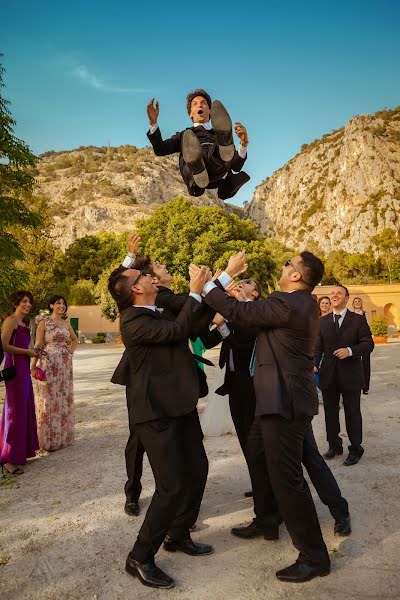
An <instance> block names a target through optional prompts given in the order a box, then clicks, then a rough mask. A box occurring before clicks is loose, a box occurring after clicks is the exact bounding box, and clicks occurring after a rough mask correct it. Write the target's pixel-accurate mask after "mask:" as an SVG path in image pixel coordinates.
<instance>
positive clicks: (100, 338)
mask: <svg viewBox="0 0 400 600" xmlns="http://www.w3.org/2000/svg"><path fill="white" fill-rule="evenodd" d="M106 337H107V334H106V333H101V332H99V333H96V335H95V336H94V338H93V339H92V344H105V342H106Z"/></svg>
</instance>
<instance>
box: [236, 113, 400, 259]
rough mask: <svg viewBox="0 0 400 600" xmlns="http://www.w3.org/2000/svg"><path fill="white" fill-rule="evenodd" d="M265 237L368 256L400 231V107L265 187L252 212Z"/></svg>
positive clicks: (311, 147)
mask: <svg viewBox="0 0 400 600" xmlns="http://www.w3.org/2000/svg"><path fill="white" fill-rule="evenodd" d="M245 212H246V216H247V217H250V218H251V219H253V220H254V221H256V222H257V223H258V224H259V225H260V229H261V232H262V233H264V234H266V235H268V236H271V237H272V236H273V237H276V238H277V239H279V240H280V241H281V242H284V243H286V244H287V245H288V246H291V247H294V248H298V247H304V248H305V247H307V246H308V247H311V248H315V247H316V246H318V247H319V248H320V249H321V250H322V251H323V252H324V253H328V252H329V251H330V250H334V249H335V250H337V249H339V248H340V249H343V250H346V251H347V252H363V251H364V250H365V249H366V248H367V247H368V246H369V245H370V239H371V237H372V236H374V235H376V234H377V233H379V232H380V231H382V230H383V229H385V228H393V229H395V230H396V231H397V232H399V230H400V107H397V108H396V109H394V110H383V111H380V112H378V113H376V114H375V115H359V116H356V117H354V118H353V119H351V120H350V121H349V122H348V123H347V124H346V126H345V127H343V128H342V129H339V130H337V131H334V132H332V133H331V134H327V135H324V136H323V137H322V138H321V139H319V140H315V141H314V142H312V143H311V144H306V145H304V146H302V150H301V152H300V153H299V154H297V155H296V156H295V157H294V158H293V159H291V160H290V161H289V162H288V163H287V164H286V165H285V166H284V167H282V168H281V169H279V170H278V171H276V172H275V173H274V174H273V175H272V176H271V177H269V178H267V179H266V180H265V181H264V182H263V183H261V184H260V185H259V186H258V187H257V189H256V191H255V194H254V197H253V199H252V201H251V203H249V205H248V206H247V207H246V210H245Z"/></svg>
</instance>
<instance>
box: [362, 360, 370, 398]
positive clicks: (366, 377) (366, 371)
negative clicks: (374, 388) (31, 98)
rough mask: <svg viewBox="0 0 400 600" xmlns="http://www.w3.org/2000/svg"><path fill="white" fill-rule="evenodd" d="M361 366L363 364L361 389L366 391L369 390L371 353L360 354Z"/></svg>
mask: <svg viewBox="0 0 400 600" xmlns="http://www.w3.org/2000/svg"><path fill="white" fill-rule="evenodd" d="M362 366H363V373H364V387H363V390H364V391H365V390H366V391H368V390H369V384H370V381H371V355H370V354H363V355H362Z"/></svg>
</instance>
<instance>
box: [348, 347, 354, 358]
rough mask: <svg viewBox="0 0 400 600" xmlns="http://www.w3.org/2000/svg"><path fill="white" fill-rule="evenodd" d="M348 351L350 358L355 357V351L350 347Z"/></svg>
mask: <svg viewBox="0 0 400 600" xmlns="http://www.w3.org/2000/svg"><path fill="white" fill-rule="evenodd" d="M347 351H348V353H349V356H353V350H352V349H351V348H350V346H347Z"/></svg>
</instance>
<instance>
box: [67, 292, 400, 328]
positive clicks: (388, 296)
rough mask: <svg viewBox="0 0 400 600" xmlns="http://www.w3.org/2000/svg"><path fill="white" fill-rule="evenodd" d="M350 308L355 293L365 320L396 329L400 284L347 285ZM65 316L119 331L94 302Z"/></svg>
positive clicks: (82, 324) (399, 322)
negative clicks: (382, 321)
mask: <svg viewBox="0 0 400 600" xmlns="http://www.w3.org/2000/svg"><path fill="white" fill-rule="evenodd" d="M347 287H348V289H349V292H350V302H349V304H348V307H349V309H350V310H351V303H352V301H353V298H355V297H356V296H358V297H359V298H361V300H362V301H363V306H364V310H365V311H366V313H367V319H368V322H369V323H371V322H372V321H373V320H374V319H376V318H377V317H383V316H385V317H386V318H387V320H388V323H389V325H390V326H391V329H392V331H393V330H394V329H395V328H396V329H400V284H398V283H393V284H387V285H386V284H384V285H349V286H347ZM332 288H333V286H332V285H320V286H318V287H316V288H315V290H314V293H315V294H316V295H317V296H318V297H319V298H320V297H321V296H329V294H330V292H331V290H332ZM68 316H69V317H70V319H71V325H72V326H73V327H74V329H75V330H77V331H79V332H80V333H82V334H84V335H85V334H90V336H92V335H95V334H96V333H99V332H104V333H111V334H117V333H118V332H119V330H120V329H119V319H117V320H116V321H114V322H112V321H109V320H108V319H106V318H105V317H102V316H101V310H100V307H99V306H97V305H96V304H94V305H90V306H69V307H68Z"/></svg>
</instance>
